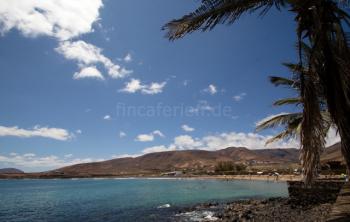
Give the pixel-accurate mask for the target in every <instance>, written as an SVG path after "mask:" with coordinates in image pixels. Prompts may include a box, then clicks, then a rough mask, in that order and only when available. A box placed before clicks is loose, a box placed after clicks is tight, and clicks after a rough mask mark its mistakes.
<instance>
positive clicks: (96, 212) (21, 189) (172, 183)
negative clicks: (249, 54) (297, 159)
mask: <svg viewBox="0 0 350 222" xmlns="http://www.w3.org/2000/svg"><path fill="white" fill-rule="evenodd" d="M275 196H287V185H286V184H285V183H275V182H265V181H240V180H236V181H223V180H197V179H186V180H185V179H178V180H174V179H76V180H74V179H72V180H70V179H64V180H63V179H62V180H0V221H1V222H3V221H16V222H17V221H26V222H28V221H29V222H31V221H33V222H34V221H35V222H39V221H50V222H51V221H53V222H54V221H84V222H85V221H86V222H90V221H135V222H136V221H173V219H174V215H175V214H176V212H178V211H179V210H180V209H181V208H184V207H186V206H191V205H194V204H197V203H202V202H210V201H219V202H225V201H231V200H235V199H244V198H251V197H275ZM164 204H169V205H170V207H169V208H158V207H159V206H161V205H164Z"/></svg>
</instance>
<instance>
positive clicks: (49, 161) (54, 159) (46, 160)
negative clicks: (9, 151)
mask: <svg viewBox="0 0 350 222" xmlns="http://www.w3.org/2000/svg"><path fill="white" fill-rule="evenodd" d="M72 156H73V155H72V154H67V155H64V156H63V157H62V158H60V157H58V156H55V155H49V156H38V155H36V154H33V153H27V154H23V155H20V154H16V155H9V156H5V155H0V163H1V164H2V166H11V167H16V168H20V169H21V168H25V169H26V170H25V171H31V172H32V171H42V170H50V169H55V168H61V167H64V166H69V165H73V164H79V163H88V162H93V161H103V159H93V158H84V159H81V158H75V159H72V158H71V157H72Z"/></svg>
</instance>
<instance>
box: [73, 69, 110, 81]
mask: <svg viewBox="0 0 350 222" xmlns="http://www.w3.org/2000/svg"><path fill="white" fill-rule="evenodd" d="M84 78H92V79H100V80H104V77H103V75H102V74H101V72H100V71H99V70H98V69H97V68H96V66H89V67H82V68H81V70H80V71H79V72H76V73H74V75H73V79H84Z"/></svg>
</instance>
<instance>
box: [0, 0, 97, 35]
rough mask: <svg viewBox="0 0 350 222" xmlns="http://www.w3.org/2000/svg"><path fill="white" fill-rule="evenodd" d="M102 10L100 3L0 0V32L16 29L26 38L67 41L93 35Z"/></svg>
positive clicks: (92, 1) (75, 0) (76, 0)
mask: <svg viewBox="0 0 350 222" xmlns="http://www.w3.org/2000/svg"><path fill="white" fill-rule="evenodd" d="M102 6H103V4H102V0H89V1H84V2H82V1H79V0H55V1H42V0H9V1H7V0H2V1H0V32H1V33H2V34H5V33H6V32H9V31H10V30H11V29H17V30H19V31H20V32H21V33H22V34H23V35H25V36H28V37H36V36H51V37H55V38H57V39H59V40H67V39H71V38H74V37H77V36H79V35H81V34H84V33H89V32H92V31H93V29H92V25H93V23H94V22H96V21H97V20H98V16H99V9H100V8H101V7H102Z"/></svg>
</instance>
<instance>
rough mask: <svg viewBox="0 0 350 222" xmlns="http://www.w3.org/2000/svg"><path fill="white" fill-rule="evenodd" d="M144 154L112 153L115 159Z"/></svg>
mask: <svg viewBox="0 0 350 222" xmlns="http://www.w3.org/2000/svg"><path fill="white" fill-rule="evenodd" d="M141 155H142V154H118V155H112V158H113V159H120V158H129V157H130V158H135V157H139V156H141Z"/></svg>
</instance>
